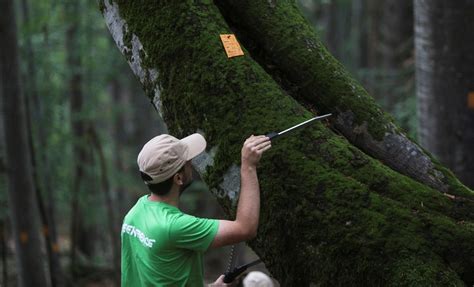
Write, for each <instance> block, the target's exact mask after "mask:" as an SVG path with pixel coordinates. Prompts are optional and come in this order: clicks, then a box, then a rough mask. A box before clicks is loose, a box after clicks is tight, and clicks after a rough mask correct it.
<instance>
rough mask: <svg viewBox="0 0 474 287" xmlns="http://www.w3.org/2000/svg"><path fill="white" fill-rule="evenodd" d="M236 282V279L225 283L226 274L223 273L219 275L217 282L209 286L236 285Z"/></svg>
mask: <svg viewBox="0 0 474 287" xmlns="http://www.w3.org/2000/svg"><path fill="white" fill-rule="evenodd" d="M235 282H236V280H234V281H233V282H231V283H224V275H221V276H219V278H217V280H216V282H214V283H211V284H209V285H207V286H208V287H224V286H231V287H234V286H236V284H235Z"/></svg>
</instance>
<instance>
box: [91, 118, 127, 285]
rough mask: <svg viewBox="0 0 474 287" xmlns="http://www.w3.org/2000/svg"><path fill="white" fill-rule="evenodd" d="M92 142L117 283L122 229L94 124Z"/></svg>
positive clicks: (117, 282)
mask: <svg viewBox="0 0 474 287" xmlns="http://www.w3.org/2000/svg"><path fill="white" fill-rule="evenodd" d="M88 133H89V135H90V138H91V141H92V144H93V146H94V147H95V150H96V152H97V155H98V156H99V165H100V171H101V178H100V181H101V185H102V191H103V193H104V201H105V206H106V211H107V219H108V229H109V236H110V242H111V243H112V244H111V248H112V263H113V267H114V268H113V273H114V274H113V275H114V279H115V282H116V284H119V283H120V247H119V244H120V240H119V238H120V237H119V236H118V235H119V234H120V231H119V229H118V227H117V225H116V224H115V222H116V221H115V218H116V215H115V212H114V210H115V209H116V207H115V206H114V204H113V200H112V195H111V194H110V184H109V178H108V173H107V163H106V159H105V156H104V152H103V149H102V144H101V142H100V139H99V136H98V135H97V132H96V130H95V128H94V127H93V126H89V131H88Z"/></svg>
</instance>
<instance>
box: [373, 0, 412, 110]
mask: <svg viewBox="0 0 474 287" xmlns="http://www.w3.org/2000/svg"><path fill="white" fill-rule="evenodd" d="M380 24H381V25H380V34H381V41H380V42H381V43H380V47H381V51H380V52H381V57H382V60H381V62H382V63H381V64H382V65H381V68H383V78H382V80H383V86H382V89H380V90H381V91H382V92H381V94H380V95H379V96H380V98H381V102H382V103H383V106H384V107H385V108H386V110H388V111H393V110H394V109H395V105H396V104H397V103H400V102H402V100H403V99H406V98H407V96H408V92H410V91H411V89H409V88H406V86H407V83H413V81H410V78H412V79H413V77H414V75H413V73H411V72H410V71H411V70H412V69H413V62H412V61H411V59H413V30H414V28H413V0H402V1H399V0H387V1H384V2H383V17H382V20H381V21H380ZM410 86H412V85H410Z"/></svg>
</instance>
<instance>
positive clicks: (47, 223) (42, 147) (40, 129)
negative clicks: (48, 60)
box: [21, 0, 62, 287]
mask: <svg viewBox="0 0 474 287" xmlns="http://www.w3.org/2000/svg"><path fill="white" fill-rule="evenodd" d="M21 8H22V14H23V22H24V25H25V27H26V28H27V30H29V29H31V24H30V20H29V18H30V16H29V5H28V3H27V1H26V0H22V1H21ZM25 52H26V57H25V59H26V62H27V71H28V78H29V81H25V82H27V83H28V84H29V85H27V87H28V89H27V91H26V92H25V95H26V97H25V99H26V109H27V111H28V112H27V118H28V119H27V124H28V134H29V149H30V151H31V154H32V166H33V179H34V182H35V189H36V195H37V198H38V207H39V211H40V215H41V219H42V223H43V232H44V237H45V243H46V250H47V253H48V262H49V272H50V278H51V285H52V286H53V287H55V286H59V285H62V283H61V282H62V280H61V277H62V275H61V274H62V271H61V265H60V261H59V252H58V251H59V249H58V243H57V235H56V226H55V220H54V201H53V200H48V201H47V203H45V202H44V200H43V199H42V188H44V190H45V193H46V194H47V197H48V198H49V199H51V198H52V196H51V193H52V189H51V182H50V177H49V160H48V158H47V156H46V150H47V144H46V139H47V136H46V131H45V129H44V124H42V122H43V115H44V112H43V108H42V104H41V102H40V100H39V97H38V90H37V86H36V67H35V56H34V52H33V48H32V44H31V37H26V39H25ZM29 99H31V100H32V101H30V100H29ZM30 115H32V116H33V121H31V117H30ZM32 122H34V123H36V126H35V127H33V126H32ZM35 131H36V133H35ZM34 135H36V136H34ZM33 138H35V140H36V141H37V142H38V146H37V147H39V148H38V153H39V156H38V158H39V159H41V160H40V161H41V162H42V165H38V164H37V161H36V158H37V157H36V155H35V154H36V152H35V145H34V139H33ZM45 170H46V172H44V171H45ZM41 171H43V172H41ZM40 178H41V179H42V180H40Z"/></svg>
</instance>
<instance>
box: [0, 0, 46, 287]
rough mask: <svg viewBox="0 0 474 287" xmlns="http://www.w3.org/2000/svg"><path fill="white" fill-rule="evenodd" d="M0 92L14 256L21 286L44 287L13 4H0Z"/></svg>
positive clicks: (5, 2) (44, 280)
mask: <svg viewBox="0 0 474 287" xmlns="http://www.w3.org/2000/svg"><path fill="white" fill-rule="evenodd" d="M0 10H1V11H3V16H2V17H1V20H0V38H1V39H3V44H2V45H0V69H1V70H0V82H1V83H2V85H1V88H2V90H1V91H0V93H1V95H2V97H3V101H2V104H3V108H4V117H5V121H4V123H5V139H6V149H7V153H6V154H7V174H8V185H9V188H8V198H9V209H10V219H11V221H12V227H13V237H14V240H15V246H16V252H17V266H18V279H19V283H20V286H47V281H46V276H45V270H44V265H43V261H42V256H41V255H42V254H41V241H40V236H39V229H38V222H37V218H38V216H37V214H38V211H37V208H36V196H35V193H34V190H33V178H32V170H31V162H30V160H31V154H30V151H29V150H28V140H27V134H26V116H25V104H24V99H23V94H22V93H21V89H20V80H19V66H18V55H17V50H18V46H17V36H16V23H15V12H14V6H13V2H12V1H10V0H6V1H2V2H0Z"/></svg>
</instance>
